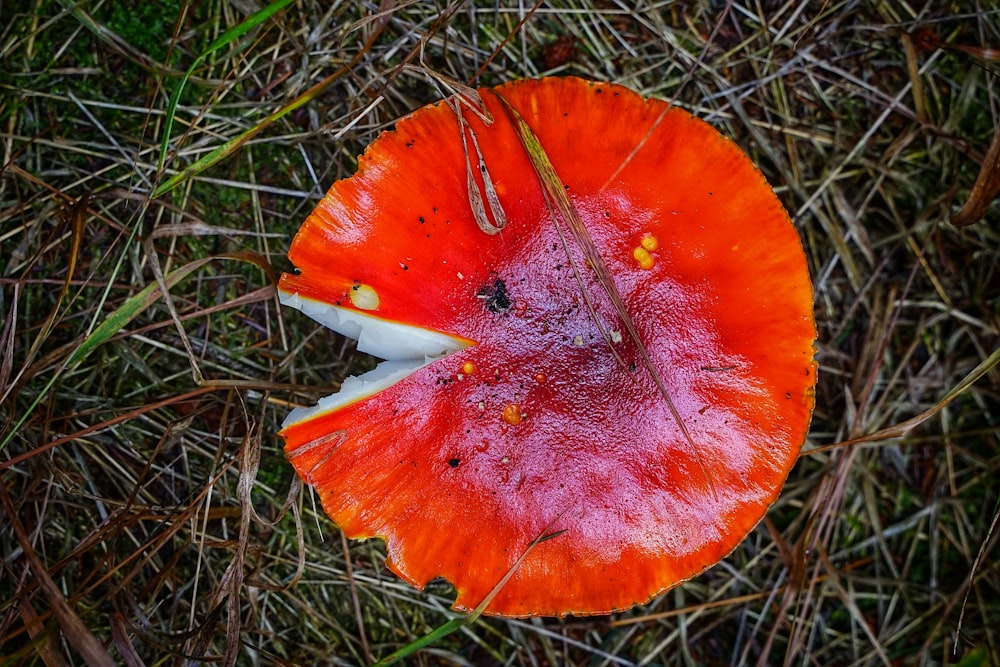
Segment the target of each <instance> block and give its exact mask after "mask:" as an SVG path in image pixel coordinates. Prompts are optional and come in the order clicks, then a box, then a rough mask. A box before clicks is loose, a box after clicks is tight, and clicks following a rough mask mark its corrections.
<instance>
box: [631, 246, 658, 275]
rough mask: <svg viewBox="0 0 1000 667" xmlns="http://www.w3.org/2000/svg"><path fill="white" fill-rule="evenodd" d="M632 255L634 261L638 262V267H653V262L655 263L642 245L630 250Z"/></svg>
mask: <svg viewBox="0 0 1000 667" xmlns="http://www.w3.org/2000/svg"><path fill="white" fill-rule="evenodd" d="M632 257H634V258H635V261H637V262H639V268H640V269H651V268H653V264H655V263H656V260H654V259H653V256H652V255H650V254H649V251H648V250H646V249H645V248H643V247H642V246H639V247H637V248H636V249H635V250H633V251H632Z"/></svg>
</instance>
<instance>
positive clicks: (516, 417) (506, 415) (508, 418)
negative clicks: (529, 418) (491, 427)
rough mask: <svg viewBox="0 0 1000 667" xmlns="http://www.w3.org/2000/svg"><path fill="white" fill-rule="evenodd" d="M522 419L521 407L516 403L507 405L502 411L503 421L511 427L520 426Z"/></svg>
mask: <svg viewBox="0 0 1000 667" xmlns="http://www.w3.org/2000/svg"><path fill="white" fill-rule="evenodd" d="M523 417H524V415H523V414H522V413H521V406H520V405H518V404H517V403H509V404H508V405H507V407H505V408H504V409H503V420H504V421H505V422H507V423H508V424H510V425H511V426H517V425H518V424H520V423H521V419H522V418H523Z"/></svg>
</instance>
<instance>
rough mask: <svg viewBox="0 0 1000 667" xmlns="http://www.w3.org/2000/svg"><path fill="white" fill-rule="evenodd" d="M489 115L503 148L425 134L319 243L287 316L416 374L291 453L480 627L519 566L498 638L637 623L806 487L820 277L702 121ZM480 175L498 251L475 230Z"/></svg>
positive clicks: (448, 124)
mask: <svg viewBox="0 0 1000 667" xmlns="http://www.w3.org/2000/svg"><path fill="white" fill-rule="evenodd" d="M479 92H480V95H481V97H482V102H483V103H484V106H485V110H486V112H487V114H488V116H492V120H493V122H492V123H491V124H486V123H484V121H483V119H481V118H479V117H478V116H477V115H476V114H474V113H472V112H470V111H468V110H467V111H465V112H464V113H463V118H464V122H465V123H466V124H467V128H468V129H467V130H466V132H465V135H464V139H465V141H464V142H463V132H462V131H461V130H460V125H459V120H458V115H457V114H456V112H455V110H454V108H452V107H451V106H449V105H448V104H446V103H439V104H436V105H432V106H428V107H424V108H423V109H420V110H418V111H417V112H415V113H413V114H412V115H410V116H408V117H407V118H404V119H403V120H401V121H399V123H398V124H397V126H396V129H395V131H392V132H387V133H385V134H383V135H382V136H380V137H379V138H378V139H377V140H376V141H375V142H374V143H373V144H372V145H371V146H370V147H369V148H368V150H366V151H365V154H364V155H363V156H361V158H360V159H359V169H358V172H357V173H356V174H355V175H354V176H353V177H351V178H349V179H346V180H342V181H339V182H337V183H335V184H334V185H333V186H332V187H331V188H330V191H329V193H327V195H326V197H325V198H324V199H323V200H322V201H321V202H320V204H319V206H318V207H317V208H316V210H315V211H314V212H313V213H312V214H311V215H310V216H309V218H308V220H306V222H305V224H304V225H303V227H302V230H301V231H300V232H299V233H298V235H297V236H296V237H295V240H294V241H293V243H292V247H291V251H290V253H289V256H290V258H291V260H292V262H293V263H294V264H295V266H297V267H298V269H299V273H298V274H295V275H289V274H286V275H284V276H283V277H282V279H281V282H280V284H279V289H280V291H281V293H282V298H283V300H284V301H285V302H286V303H290V304H291V305H295V306H297V307H300V308H303V310H305V311H306V312H307V313H309V314H311V315H312V316H313V317H315V318H316V319H319V320H320V321H323V322H325V323H327V324H331V325H333V326H336V327H337V328H338V330H341V331H345V332H347V333H349V334H351V335H355V336H357V335H360V336H361V337H362V339H363V342H364V343H365V345H364V346H363V347H364V348H365V349H368V350H371V351H373V352H374V353H376V354H379V355H380V356H383V357H385V358H393V357H395V358H398V359H400V361H397V362H387V364H388V365H386V364H383V365H381V366H380V367H379V369H377V370H376V371H374V372H373V373H374V374H375V375H370V376H367V377H363V378H362V379H361V380H360V381H359V380H349V381H348V382H345V390H347V392H346V393H342V395H335V396H334V397H332V398H331V399H330V400H329V401H327V402H321V403H320V405H319V406H317V407H316V408H311V409H305V410H303V409H300V410H297V411H295V412H293V414H292V415H290V417H289V419H288V421H287V422H286V424H285V426H284V428H283V430H282V432H281V435H282V436H283V437H284V438H285V441H286V451H287V454H288V456H289V459H290V460H291V462H292V464H293V465H294V466H295V468H296V470H297V471H298V472H299V474H300V475H302V477H303V478H304V479H305V480H306V481H307V482H308V483H310V484H312V485H313V487H314V488H315V489H316V492H317V493H318V494H319V497H320V499H321V501H322V503H323V507H324V508H325V510H326V512H327V513H328V514H329V515H330V517H331V518H332V519H333V520H334V521H335V522H336V523H337V525H339V526H340V527H341V529H342V530H343V531H344V532H345V534H347V535H348V536H349V537H352V538H370V537H379V538H382V539H384V540H385V541H386V543H387V549H388V554H389V565H390V567H391V568H392V569H393V570H394V571H395V572H396V573H398V574H399V575H400V576H401V577H403V578H404V579H406V580H407V581H409V582H411V583H413V584H414V585H416V586H422V585H423V584H425V583H426V582H427V581H429V580H430V579H432V578H434V577H439V576H440V577H444V578H446V579H448V580H449V581H450V582H452V583H453V584H454V586H455V588H456V589H457V599H456V601H455V606H456V608H460V609H472V608H475V607H476V606H477V605H478V604H479V603H480V602H481V601H483V600H484V599H485V598H486V596H487V595H488V594H489V593H490V592H491V590H493V589H494V587H495V586H496V585H497V584H498V582H500V581H501V579H503V577H504V575H505V574H506V573H508V571H510V570H511V569H512V568H513V569H514V571H513V574H512V576H511V577H510V578H509V580H508V581H506V582H505V584H504V585H503V586H502V588H501V589H500V590H499V593H498V594H497V595H496V597H495V598H494V599H492V600H491V601H490V603H489V605H488V607H487V608H486V613H488V614H498V615H512V616H524V615H561V614H570V613H572V614H597V613H607V612H611V611H614V610H620V609H625V608H627V607H630V606H632V605H635V604H637V603H642V602H645V601H647V600H649V599H650V598H651V597H653V596H655V595H656V594H658V593H660V592H662V591H664V590H666V589H668V588H670V587H672V586H674V585H676V584H678V583H679V582H682V581H684V580H686V579H688V578H690V577H692V576H694V575H696V574H698V573H699V572H701V571H703V570H705V569H706V568H708V567H709V566H711V565H713V564H714V563H716V562H718V561H719V560H720V559H721V558H723V557H724V556H726V555H727V554H728V553H729V552H730V551H732V550H733V549H734V548H735V546H736V545H737V544H738V543H739V542H740V541H741V540H742V539H743V538H744V537H745V536H746V535H747V533H748V532H749V531H750V530H751V529H752V528H753V527H754V526H755V525H756V524H757V523H758V521H760V519H761V518H762V517H763V515H764V513H765V512H766V510H767V508H768V506H769V505H770V504H771V503H772V502H773V501H774V500H775V498H776V497H777V495H778V493H779V491H780V489H781V486H782V484H783V483H784V480H785V478H786V476H787V475H788V472H789V470H790V469H791V467H792V465H793V464H794V463H795V461H796V457H797V456H798V453H799V449H800V447H801V445H802V442H803V440H804V438H805V435H806V431H807V429H808V424H809V419H810V416H811V413H812V408H813V401H814V399H813V386H814V383H815V371H816V364H815V361H814V360H813V354H814V348H813V343H814V339H815V325H814V320H813V315H812V290H811V284H810V281H809V276H808V271H807V267H806V261H805V256H804V254H803V251H802V247H801V244H800V242H799V239H798V236H797V234H796V232H795V230H794V228H793V227H792V225H791V222H790V220H789V218H788V215H787V214H786V213H785V211H784V209H783V208H782V206H781V204H780V203H779V201H778V199H777V198H776V197H775V195H774V193H773V192H772V190H771V189H770V187H768V185H767V183H766V182H765V180H764V178H763V177H762V176H761V174H760V172H759V171H758V170H757V169H756V168H755V167H754V166H753V165H752V164H751V162H750V161H749V160H748V159H747V157H746V156H745V155H744V154H743V153H742V152H741V151H740V150H739V148H738V147H737V146H736V145H735V144H734V143H733V142H731V141H729V140H728V139H725V138H724V137H722V136H721V135H719V133H718V132H716V131H715V130H714V129H713V128H712V127H710V126H709V125H707V124H706V123H704V122H702V121H699V120H697V119H695V118H693V117H692V116H691V115H689V114H688V113H686V112H684V111H682V110H680V109H678V108H675V107H669V106H668V105H667V104H666V103H664V102H662V101H659V100H652V99H643V98H641V97H640V96H639V95H637V94H636V93H634V92H631V91H629V90H627V89H625V88H623V87H620V86H617V85H610V84H604V83H592V82H588V81H583V80H580V79H573V78H551V79H542V80H529V81H519V82H514V83H510V84H507V85H504V86H500V87H499V88H496V89H494V90H488V89H483V90H481V91H479ZM501 97H502V98H503V100H505V101H506V103H507V104H509V105H510V107H511V108H512V109H513V110H514V111H515V112H516V113H517V114H519V115H520V116H521V117H523V119H524V121H525V122H526V124H527V126H528V127H530V131H531V132H532V133H533V135H534V136H535V137H537V139H538V141H539V142H540V143H541V146H542V147H543V148H544V151H545V154H546V155H547V157H548V159H549V161H551V164H552V167H553V168H554V170H555V173H556V174H557V175H558V177H559V179H560V181H561V183H562V184H563V185H564V187H565V192H566V195H567V196H568V200H569V202H570V203H571V205H572V207H573V208H574V209H575V211H576V212H577V214H578V215H579V218H580V220H581V221H582V222H583V225H584V226H585V227H586V230H587V232H588V233H589V237H590V238H591V239H592V240H593V244H594V247H596V250H597V252H598V253H599V255H600V259H601V260H603V263H604V264H605V265H606V267H607V271H608V273H609V275H610V276H611V279H612V281H613V285H614V290H615V291H616V292H617V293H618V294H619V295H620V297H621V301H622V303H623V304H624V306H625V308H626V310H627V312H628V315H629V316H630V318H631V320H632V323H633V324H634V327H635V331H636V332H637V334H638V341H640V342H638V343H637V341H636V340H634V339H632V338H631V337H630V336H629V335H627V334H626V333H624V331H625V330H626V323H624V322H623V321H622V318H621V317H620V315H619V312H618V311H616V309H615V308H614V307H613V303H612V300H611V298H610V295H609V292H608V291H607V290H606V289H604V287H603V286H602V284H601V283H600V282H599V280H598V277H597V276H596V272H595V270H594V266H593V262H592V261H590V260H589V259H588V257H587V256H586V255H585V253H584V251H583V250H582V249H581V248H580V247H579V244H578V243H577V242H576V241H577V240H578V239H577V238H575V237H573V236H572V235H569V234H568V233H566V227H565V224H566V221H564V220H560V219H559V216H558V215H557V214H556V211H555V210H554V209H553V208H552V202H551V198H550V201H549V203H548V204H547V203H546V196H545V191H544V188H543V185H542V184H541V183H540V181H539V178H538V177H537V176H536V172H535V170H534V168H533V163H532V160H531V159H530V158H529V157H528V154H527V153H526V151H525V148H524V146H523V145H522V140H523V138H524V137H523V134H519V132H518V130H517V128H516V124H515V123H514V122H513V121H512V119H511V116H510V115H508V114H507V113H505V110H504V107H503V104H502V102H501V99H500V98H501ZM488 116H487V118H488ZM473 135H474V136H475V139H476V143H477V144H478V148H476V147H475V146H473V144H472V142H471V137H472V136H473ZM463 143H464V144H465V147H464V148H463ZM477 150H478V151H479V152H481V154H482V161H483V164H484V165H485V166H486V168H487V170H488V173H489V177H490V182H491V183H492V184H493V185H494V186H495V189H496V194H497V200H498V201H499V204H500V206H501V208H502V210H503V211H504V212H505V213H506V218H507V224H506V227H505V228H504V229H503V230H502V231H501V232H499V233H496V234H486V233H484V232H483V231H482V230H481V228H480V226H479V224H477V218H476V215H475V214H474V213H473V210H472V207H470V193H469V189H470V188H469V181H468V175H467V169H466V165H467V157H466V155H467V154H468V159H469V160H471V163H472V164H473V165H474V166H475V167H476V171H477V172H478V171H479V169H478V166H479V165H478V158H477ZM475 185H476V188H477V189H479V190H480V192H485V185H484V184H483V181H482V179H481V178H477V179H476V184H475ZM491 216H492V217H494V218H495V216H493V214H491ZM564 239H565V242H564ZM588 303H589V304H590V305H588ZM377 325H388V326H387V327H385V328H383V327H381V326H377ZM384 330H387V331H389V333H388V334H385V335H383V334H382V333H381V332H382V331H384ZM411 336H412V337H413V338H412V340H415V341H416V342H414V343H412V345H411V344H409V343H408V342H407V341H410V340H411ZM644 353H645V354H647V355H648V359H649V362H650V363H651V366H652V368H653V369H654V370H655V373H651V372H650V371H649V370H648V368H647V367H646V366H644V365H643V358H644V357H643V354H644ZM440 354H445V356H439V355H440ZM435 355H438V356H435ZM657 375H658V378H657V377H656V376H657ZM657 379H659V380H660V381H662V385H663V387H664V388H665V392H666V394H667V396H666V397H665V396H664V392H663V390H661V389H660V388H659V387H658V385H657ZM348 385H353V388H351V387H348ZM681 422H682V423H683V427H684V428H682V425H681ZM685 428H686V431H687V435H685V433H684V430H685ZM547 535H555V537H553V538H552V539H547V540H544V541H541V542H538V540H539V538H542V537H545V536H547ZM529 548H530V552H529V553H528V554H527V556H526V557H525V558H524V559H523V560H522V561H521V562H518V561H519V558H520V557H521V556H522V554H524V553H525V551H526V550H529Z"/></svg>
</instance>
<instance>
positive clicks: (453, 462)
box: [448, 458, 462, 468]
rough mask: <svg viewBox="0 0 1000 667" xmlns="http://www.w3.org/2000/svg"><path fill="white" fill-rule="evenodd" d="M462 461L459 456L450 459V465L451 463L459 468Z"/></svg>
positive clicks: (453, 466)
mask: <svg viewBox="0 0 1000 667" xmlns="http://www.w3.org/2000/svg"><path fill="white" fill-rule="evenodd" d="M461 462H462V459H459V458H454V459H448V465H450V466H451V467H452V468H457V467H458V466H459V464H460V463H461Z"/></svg>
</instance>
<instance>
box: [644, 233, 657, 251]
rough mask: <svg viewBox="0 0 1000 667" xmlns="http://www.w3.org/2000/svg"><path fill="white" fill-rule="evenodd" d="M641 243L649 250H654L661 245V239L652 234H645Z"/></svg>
mask: <svg viewBox="0 0 1000 667" xmlns="http://www.w3.org/2000/svg"><path fill="white" fill-rule="evenodd" d="M639 245H641V246H642V247H643V248H645V249H646V250H648V251H649V252H653V251H654V250H656V249H657V248H659V247H660V241H659V239H657V238H656V237H655V236H653V235H652V234H644V235H643V237H642V240H641V241H639Z"/></svg>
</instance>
